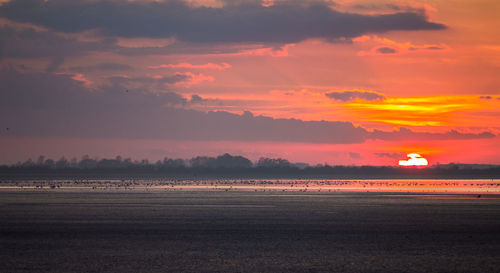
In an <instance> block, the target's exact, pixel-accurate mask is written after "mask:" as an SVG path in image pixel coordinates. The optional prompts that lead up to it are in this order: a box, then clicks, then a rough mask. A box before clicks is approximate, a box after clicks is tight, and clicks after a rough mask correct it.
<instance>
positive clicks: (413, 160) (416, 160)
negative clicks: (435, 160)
mask: <svg viewBox="0 0 500 273" xmlns="http://www.w3.org/2000/svg"><path fill="white" fill-rule="evenodd" d="M407 156H408V157H409V159H408V160H399V166H427V165H429V162H428V161H427V159H425V158H423V157H422V156H421V155H419V154H408V155H407Z"/></svg>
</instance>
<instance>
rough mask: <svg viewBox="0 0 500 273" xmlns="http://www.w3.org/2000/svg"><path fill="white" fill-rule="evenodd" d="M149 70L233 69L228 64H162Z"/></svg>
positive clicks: (150, 67) (151, 66)
mask: <svg viewBox="0 0 500 273" xmlns="http://www.w3.org/2000/svg"><path fill="white" fill-rule="evenodd" d="M148 68H149V69H161V68H185V69H216V70H226V69H229V68H231V65H230V64H228V63H221V64H215V63H206V64H190V63H178V64H160V65H150V66H148Z"/></svg>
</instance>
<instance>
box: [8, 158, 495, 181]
mask: <svg viewBox="0 0 500 273" xmlns="http://www.w3.org/2000/svg"><path fill="white" fill-rule="evenodd" d="M100 176H104V177H109V178H114V177H115V178H123V177H148V178H199V177H212V178H216V177H234V178H238V177H241V178H245V177H255V178H259V177H262V178H264V177H269V178H492V179H493V178H500V166H498V165H477V164H476V165H473V164H469V165H467V164H453V163H451V164H445V165H434V166H431V167H428V168H407V167H406V168H405V167H396V166H329V165H327V164H319V165H316V166H309V165H308V164H306V163H291V162H289V161H288V160H286V159H282V158H264V157H263V158H260V159H259V160H257V161H256V162H252V161H250V160H249V159H248V158H245V157H243V156H233V155H230V154H227V153H226V154H223V155H220V156H217V157H209V156H197V157H194V158H191V159H172V158H164V159H163V160H158V161H156V162H150V161H149V160H147V159H144V160H139V161H138V160H132V159H130V158H122V157H121V156H117V157H116V158H114V159H107V158H103V159H96V158H91V157H89V156H83V157H82V158H81V159H80V160H78V159H76V158H72V159H69V160H68V159H66V158H65V157H62V158H60V159H58V160H53V159H50V158H46V157H44V156H40V157H38V159H37V160H36V161H33V160H32V159H28V160H26V161H24V162H18V163H15V164H11V165H3V166H0V178H2V179H9V178H23V177H26V178H43V177H48V178H51V177H59V178H72V177H79V178H82V177H100Z"/></svg>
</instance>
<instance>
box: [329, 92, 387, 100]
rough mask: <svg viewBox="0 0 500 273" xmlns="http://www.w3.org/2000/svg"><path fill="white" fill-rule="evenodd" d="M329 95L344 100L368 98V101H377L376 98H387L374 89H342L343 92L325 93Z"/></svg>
mask: <svg viewBox="0 0 500 273" xmlns="http://www.w3.org/2000/svg"><path fill="white" fill-rule="evenodd" d="M325 95H326V96H327V97H329V98H331V99H334V100H339V101H342V102H348V101H354V100H358V99H359V100H366V101H376V100H385V96H384V95H382V94H380V93H377V92H374V91H362V90H354V91H342V92H329V93H326V94H325Z"/></svg>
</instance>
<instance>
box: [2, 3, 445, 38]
mask: <svg viewBox="0 0 500 273" xmlns="http://www.w3.org/2000/svg"><path fill="white" fill-rule="evenodd" d="M0 16H1V17H4V18H8V19H10V20H13V21H17V22H27V23H33V24H37V25H42V26H45V27H48V28H50V29H53V30H56V31H60V32H68V33H74V32H80V31H85V30H99V31H101V33H103V34H105V35H111V36H121V37H150V38H167V37H176V38H177V39H179V40H181V41H186V42H193V43H211V42H230V43H233V42H267V43H292V42H299V41H302V40H305V39H309V38H323V39H326V40H335V39H338V38H341V37H344V38H352V37H356V36H359V35H363V34H366V33H375V32H386V31H393V30H439V29H444V28H445V26H444V25H443V24H439V23H433V22H430V21H428V19H427V18H426V16H425V14H423V13H422V12H412V11H409V12H397V13H392V14H382V15H364V14H354V13H343V12H339V11H335V10H333V9H331V8H329V7H328V6H327V4H326V3H321V2H318V1H315V2H302V3H301V2H299V1H290V2H285V1H284V2H278V3H277V4H276V5H274V6H271V7H263V6H262V5H260V1H227V2H226V5H225V6H224V7H222V8H207V7H193V6H190V5H188V4H186V3H185V2H182V1H166V2H153V1H151V2H128V1H83V0H79V1H77V0H72V1H66V0H51V1H43V0H23V1H21V0H12V1H10V2H8V3H6V4H4V5H2V6H0Z"/></svg>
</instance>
